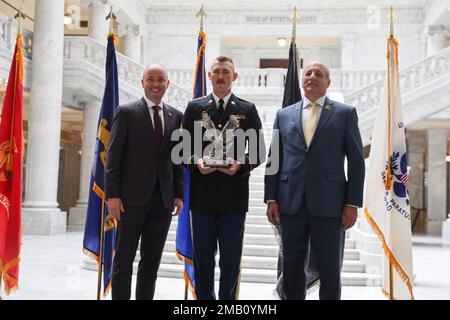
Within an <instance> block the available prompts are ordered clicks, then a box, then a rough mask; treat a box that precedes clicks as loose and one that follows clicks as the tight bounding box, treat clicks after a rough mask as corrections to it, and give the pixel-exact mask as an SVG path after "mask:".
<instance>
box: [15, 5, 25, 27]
mask: <svg viewBox="0 0 450 320" xmlns="http://www.w3.org/2000/svg"><path fill="white" fill-rule="evenodd" d="M14 19H17V33H21V32H22V19H25V15H24V14H23V12H22V7H20V8H19V11H17V14H16V15H15V16H14Z"/></svg>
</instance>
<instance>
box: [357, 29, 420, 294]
mask: <svg viewBox="0 0 450 320" xmlns="http://www.w3.org/2000/svg"><path fill="white" fill-rule="evenodd" d="M387 59H388V63H387V77H386V81H387V83H386V87H385V92H384V99H383V100H382V102H381V105H380V107H379V109H378V115H377V120H376V123H375V129H374V131H373V134H372V137H373V138H372V147H371V152H370V157H369V169H368V175H367V184H366V192H365V200H364V213H365V216H366V218H367V220H368V222H369V224H370V226H371V227H372V229H373V231H374V232H375V234H376V235H377V236H378V237H379V239H380V240H381V245H382V248H383V252H384V255H383V261H382V291H383V293H384V294H385V295H386V296H388V297H389V296H390V293H391V289H392V293H393V298H394V299H411V300H412V299H414V295H413V286H412V275H413V270H412V244H411V214H410V202H409V194H408V167H407V165H408V162H407V153H406V142H405V125H404V122H403V112H402V104H401V94H400V81H399V71H398V42H397V39H395V38H394V36H389V37H388V40H387ZM390 272H391V273H392V274H391V276H392V287H391V286H390Z"/></svg>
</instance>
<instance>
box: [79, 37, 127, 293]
mask: <svg viewBox="0 0 450 320" xmlns="http://www.w3.org/2000/svg"><path fill="white" fill-rule="evenodd" d="M114 40H115V35H114V34H109V35H108V47H107V49H106V85H105V92H104V94H103V101H102V108H101V110H100V115H99V119H98V126H97V128H98V131H97V140H96V143H95V154H94V162H93V165H92V172H91V181H90V184H89V199H88V209H87V216H86V226H85V229H84V239H83V252H84V253H85V254H87V255H89V256H91V257H93V258H94V259H96V260H97V262H98V260H99V256H100V233H101V231H100V230H101V228H100V226H101V221H102V216H103V221H104V226H105V228H104V236H103V261H102V263H103V295H104V296H105V295H107V294H108V292H109V289H110V287H111V272H112V262H113V256H114V248H115V240H116V230H117V224H116V221H115V220H114V219H113V218H112V217H111V215H108V209H107V206H106V203H105V193H104V191H105V188H104V184H105V165H106V153H107V149H108V143H109V135H110V132H111V125H112V121H113V119H114V115H115V113H116V108H117V106H118V105H119V81H118V76H117V62H116V52H115V48H114Z"/></svg>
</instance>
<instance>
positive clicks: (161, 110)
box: [144, 95, 164, 135]
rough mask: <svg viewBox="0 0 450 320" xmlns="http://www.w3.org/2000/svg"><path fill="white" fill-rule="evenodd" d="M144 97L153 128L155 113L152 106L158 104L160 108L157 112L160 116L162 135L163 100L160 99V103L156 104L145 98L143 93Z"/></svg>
mask: <svg viewBox="0 0 450 320" xmlns="http://www.w3.org/2000/svg"><path fill="white" fill-rule="evenodd" d="M144 99H145V102H146V103H147V107H148V110H149V112H150V118H151V119H152V125H153V128H155V120H154V118H153V117H154V115H155V110H153V106H159V107H160V108H159V111H158V114H159V117H160V118H161V123H162V131H163V135H164V112H163V101H162V100H161V103H160V104H156V103H153V102H152V101H151V100H150V99H149V98H147V96H145V95H144Z"/></svg>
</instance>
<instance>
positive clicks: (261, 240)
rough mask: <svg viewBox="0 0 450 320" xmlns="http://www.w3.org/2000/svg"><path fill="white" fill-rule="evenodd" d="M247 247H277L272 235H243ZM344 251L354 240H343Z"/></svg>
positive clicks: (169, 236) (172, 237)
mask: <svg viewBox="0 0 450 320" xmlns="http://www.w3.org/2000/svg"><path fill="white" fill-rule="evenodd" d="M175 237H176V231H175V230H172V231H169V233H168V234H167V241H168V242H174V241H175ZM248 245H261V246H264V245H269V246H278V243H277V240H276V238H275V235H274V234H273V233H272V234H247V233H246V234H244V248H245V247H246V246H248ZM345 249H356V240H354V239H350V238H348V239H346V240H345Z"/></svg>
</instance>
